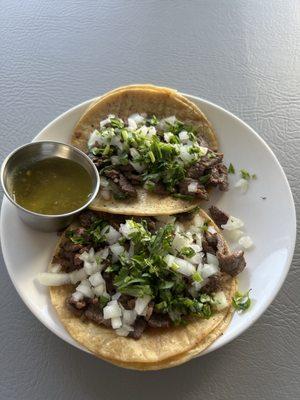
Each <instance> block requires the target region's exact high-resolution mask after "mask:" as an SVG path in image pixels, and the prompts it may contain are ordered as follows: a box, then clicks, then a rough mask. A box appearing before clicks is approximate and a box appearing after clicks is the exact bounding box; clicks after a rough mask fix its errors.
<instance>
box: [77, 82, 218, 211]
mask: <svg viewBox="0 0 300 400" xmlns="http://www.w3.org/2000/svg"><path fill="white" fill-rule="evenodd" d="M144 112H145V113H147V114H149V115H152V114H155V115H156V116H157V117H158V118H163V117H167V116H171V115H175V116H176V117H177V118H178V119H179V120H182V121H184V122H185V123H187V124H191V125H193V126H194V127H196V128H197V130H198V133H199V135H201V136H203V137H204V138H205V139H206V141H207V142H208V144H209V147H210V148H211V149H212V150H217V148H218V142H217V138H216V134H215V132H214V130H213V127H212V126H211V124H210V123H209V121H208V120H207V118H206V117H205V115H204V114H203V113H202V112H201V111H200V109H199V108H198V107H197V106H196V105H195V104H194V103H192V102H191V101H189V100H188V99H186V98H185V97H184V96H182V95H181V94H179V93H178V92H176V91H175V90H172V89H168V88H164V87H157V86H154V85H149V84H147V85H131V86H124V87H121V88H118V89H115V90H113V91H111V92H109V93H106V94H105V95H103V96H101V97H100V98H99V99H97V100H95V101H94V102H93V103H92V104H91V105H90V106H89V107H88V109H87V110H86V112H85V113H84V115H83V116H82V117H81V118H80V120H79V121H78V123H77V125H76V127H75V129H74V132H73V135H72V139H71V143H72V144H73V145H74V146H76V147H78V148H79V149H81V150H82V151H86V150H87V141H88V138H89V136H90V134H91V132H93V130H94V129H95V128H97V127H99V122H100V121H101V120H102V119H105V118H106V117H107V115H108V114H116V115H117V116H119V117H120V118H126V117H128V116H129V115H131V114H133V113H144ZM137 192H138V194H137V197H136V198H135V199H129V200H114V199H110V200H105V199H103V198H102V197H100V196H99V195H98V196H97V197H96V199H95V200H94V201H93V202H92V204H91V205H90V208H91V209H92V210H95V211H103V212H109V213H112V214H125V215H144V216H146V215H170V214H176V213H179V212H184V211H189V210H191V209H193V208H194V207H195V206H196V205H198V204H199V199H196V200H193V201H187V200H182V199H175V198H174V197H172V196H162V195H157V194H154V193H151V192H148V191H146V190H145V189H143V188H139V189H138V190H137Z"/></svg>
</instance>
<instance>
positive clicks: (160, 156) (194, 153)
mask: <svg viewBox="0 0 300 400" xmlns="http://www.w3.org/2000/svg"><path fill="white" fill-rule="evenodd" d="M87 147H88V154H89V155H90V157H91V158H92V160H93V162H94V163H95V165H96V167H97V169H98V170H99V173H100V175H101V177H102V179H101V190H100V195H101V196H102V198H103V199H104V200H109V199H110V198H111V197H113V198H114V199H118V200H123V199H132V198H136V196H137V190H136V188H137V187H142V188H144V189H146V190H147V191H148V192H153V193H158V194H160V195H172V196H173V197H175V198H181V199H184V200H193V199H195V198H198V199H201V200H208V192H207V189H208V188H209V187H212V186H217V187H218V188H219V189H220V190H222V191H225V190H228V171H227V167H226V166H225V165H224V164H223V163H222V160H223V154H222V153H218V152H215V151H213V150H211V149H210V148H209V146H208V144H207V142H206V140H205V139H204V138H203V137H201V136H199V135H198V134H197V133H196V128H194V127H193V126H192V125H186V124H184V123H183V122H181V121H179V120H177V119H176V117H175V116H170V117H168V118H163V119H158V118H157V117H156V116H155V115H151V116H149V115H148V116H147V115H145V114H132V115H130V116H129V117H128V118H127V119H121V118H118V117H117V116H116V115H109V116H108V117H107V118H105V119H104V120H102V121H100V125H99V128H98V129H95V130H94V131H93V132H92V133H91V134H90V136H89V139H88V143H87Z"/></svg>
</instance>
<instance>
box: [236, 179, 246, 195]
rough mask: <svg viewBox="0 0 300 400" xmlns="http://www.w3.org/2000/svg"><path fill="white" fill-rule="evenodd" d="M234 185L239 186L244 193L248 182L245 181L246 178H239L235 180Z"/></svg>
mask: <svg viewBox="0 0 300 400" xmlns="http://www.w3.org/2000/svg"><path fill="white" fill-rule="evenodd" d="M234 187H236V188H240V190H241V192H242V193H246V192H247V190H248V187H249V182H248V181H247V179H244V178H241V179H240V180H239V181H237V182H236V184H235V185H234Z"/></svg>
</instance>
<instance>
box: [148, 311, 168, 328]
mask: <svg viewBox="0 0 300 400" xmlns="http://www.w3.org/2000/svg"><path fill="white" fill-rule="evenodd" d="M171 324H172V322H171V319H170V317H169V316H168V315H167V314H157V313H155V312H154V313H153V314H152V315H151V317H150V319H149V321H148V325H149V326H150V327H151V328H169V327H170V326H171Z"/></svg>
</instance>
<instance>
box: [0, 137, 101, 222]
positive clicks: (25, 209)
mask: <svg viewBox="0 0 300 400" xmlns="http://www.w3.org/2000/svg"><path fill="white" fill-rule="evenodd" d="M38 143H51V144H53V143H54V144H56V145H62V146H66V147H68V148H70V149H71V150H72V151H74V152H76V153H78V154H79V155H80V156H81V157H83V158H85V159H86V160H87V161H88V162H89V164H90V165H91V166H92V169H93V171H94V173H95V177H96V185H95V187H94V189H93V192H92V195H91V197H90V198H89V199H88V201H87V202H86V203H84V204H83V205H82V206H81V207H80V208H77V209H76V210H73V211H70V212H68V213H64V214H41V213H37V212H34V211H31V210H28V209H27V208H24V207H22V206H21V205H20V204H18V203H17V202H16V201H15V200H14V199H13V198H12V197H11V195H10V193H9V191H8V190H7V188H6V184H5V182H4V172H5V169H6V167H7V164H8V162H9V160H10V159H11V158H12V157H13V156H14V155H15V154H16V153H17V152H19V151H20V150H23V149H24V148H26V147H30V146H34V145H35V144H38ZM0 175H1V176H0V179H1V185H2V188H3V191H4V194H5V196H6V197H7V198H8V200H9V201H10V202H11V203H12V204H13V205H14V206H16V207H17V208H18V209H20V210H22V211H24V212H26V213H28V214H31V215H34V216H37V217H45V218H48V219H52V218H53V219H54V218H59V217H61V218H65V217H71V216H73V215H75V214H78V213H79V212H81V211H83V210H84V209H85V208H87V207H88V206H89V205H90V204H91V203H92V201H93V200H94V199H95V197H96V196H97V194H98V191H99V187H100V177H99V173H98V170H97V168H96V167H95V164H94V163H93V162H92V160H91V159H90V158H89V157H88V156H87V155H86V154H85V153H84V152H83V151H81V150H79V149H77V148H76V147H74V146H73V145H71V144H68V143H63V142H58V141H55V140H40V141H36V142H30V143H26V144H23V145H22V146H19V147H17V148H16V149H15V150H13V151H12V152H11V153H9V154H8V156H6V157H5V159H4V160H3V162H2V165H1V172H0Z"/></svg>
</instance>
